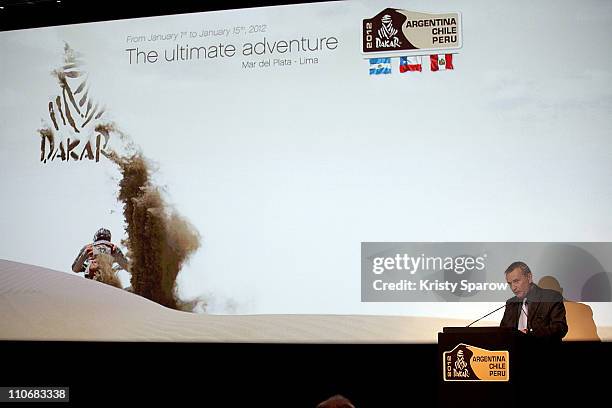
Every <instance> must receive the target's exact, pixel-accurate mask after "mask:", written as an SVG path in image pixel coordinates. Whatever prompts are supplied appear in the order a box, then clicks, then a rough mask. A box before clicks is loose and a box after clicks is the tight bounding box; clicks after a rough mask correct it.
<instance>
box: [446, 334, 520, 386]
mask: <svg viewBox="0 0 612 408" xmlns="http://www.w3.org/2000/svg"><path fill="white" fill-rule="evenodd" d="M442 370H443V376H444V381H509V380H510V353H509V352H508V351H505V350H501V351H491V350H485V349H483V348H479V347H475V346H470V345H468V344H463V343H461V344H458V345H457V346H456V347H455V348H454V349H452V350H451V351H445V352H444V353H443V367H442Z"/></svg>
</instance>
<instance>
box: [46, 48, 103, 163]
mask: <svg viewBox="0 0 612 408" xmlns="http://www.w3.org/2000/svg"><path fill="white" fill-rule="evenodd" d="M79 57H80V56H79V55H78V54H77V53H76V52H75V51H74V50H73V49H71V48H70V46H69V45H68V44H66V45H65V47H64V65H63V66H62V67H61V68H59V69H56V70H54V71H53V72H52V74H53V76H54V77H55V78H56V79H57V81H58V84H59V88H60V94H59V95H57V96H56V97H55V98H51V101H49V104H48V110H49V119H50V120H51V123H52V124H53V127H51V126H46V127H44V128H43V129H39V131H38V133H39V134H40V137H41V141H40V161H41V162H43V163H47V161H54V160H56V159H57V160H61V161H63V162H68V161H70V160H72V161H81V160H83V159H87V160H95V161H96V162H98V161H100V154H105V153H106V150H105V149H106V148H107V146H108V142H109V139H110V133H111V131H112V126H111V125H108V124H106V125H105V124H99V123H97V121H98V119H100V118H101V117H102V116H103V115H104V112H105V110H104V108H103V107H102V106H101V105H100V104H99V103H96V102H94V101H93V100H92V98H91V97H90V91H91V88H90V86H89V85H88V82H87V78H86V74H85V72H83V71H82V70H81V69H80V67H81V66H82V61H81V60H80V59H79ZM73 88H76V89H75V90H74V91H73Z"/></svg>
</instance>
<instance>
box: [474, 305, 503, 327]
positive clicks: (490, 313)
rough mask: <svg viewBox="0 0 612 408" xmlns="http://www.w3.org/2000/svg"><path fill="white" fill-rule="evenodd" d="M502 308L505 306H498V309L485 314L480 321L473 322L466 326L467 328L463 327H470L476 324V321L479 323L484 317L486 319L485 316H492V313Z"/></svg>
mask: <svg viewBox="0 0 612 408" xmlns="http://www.w3.org/2000/svg"><path fill="white" fill-rule="evenodd" d="M504 307H506V304H505V303H504V304H503V306H500V307H498V308H497V309H495V310H494V311H492V312H489V313H487V314H486V315H484V316H482V317H481V318H480V319H477V320H474V321H473V322H472V323H470V324H468V325H467V326H465V327H470V326H471V325H473V324H474V323H476V322H478V321H480V320H482V319H484V318H485V317H487V316H489V315H492V314H493V313H495V312H497V311H498V310H499V309H503V308H504Z"/></svg>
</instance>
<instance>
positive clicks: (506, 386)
mask: <svg viewBox="0 0 612 408" xmlns="http://www.w3.org/2000/svg"><path fill="white" fill-rule="evenodd" d="M527 337H528V336H526V335H524V334H522V333H521V332H519V331H518V330H516V329H515V328H511V327H445V328H444V329H443V331H442V332H441V333H438V364H439V365H438V367H439V370H440V371H439V375H438V379H439V381H438V401H439V406H441V407H451V406H453V407H462V406H465V407H468V406H469V407H480V406H482V407H484V406H486V407H496V408H498V407H512V406H517V405H518V403H519V398H521V397H520V393H519V390H520V389H521V386H522V385H524V384H525V382H524V381H525V380H526V379H525V376H524V373H523V370H524V365H525V361H526V359H527V358H528V357H527V354H528V353H529V350H528V349H529V344H527V343H529V340H528V339H527ZM521 399H523V400H524V398H521ZM523 402H525V401H523Z"/></svg>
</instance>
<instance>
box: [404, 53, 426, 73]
mask: <svg viewBox="0 0 612 408" xmlns="http://www.w3.org/2000/svg"><path fill="white" fill-rule="evenodd" d="M399 70H400V72H410V71H419V72H421V71H422V70H423V64H422V63H421V57H420V56H416V57H400V66H399Z"/></svg>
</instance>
